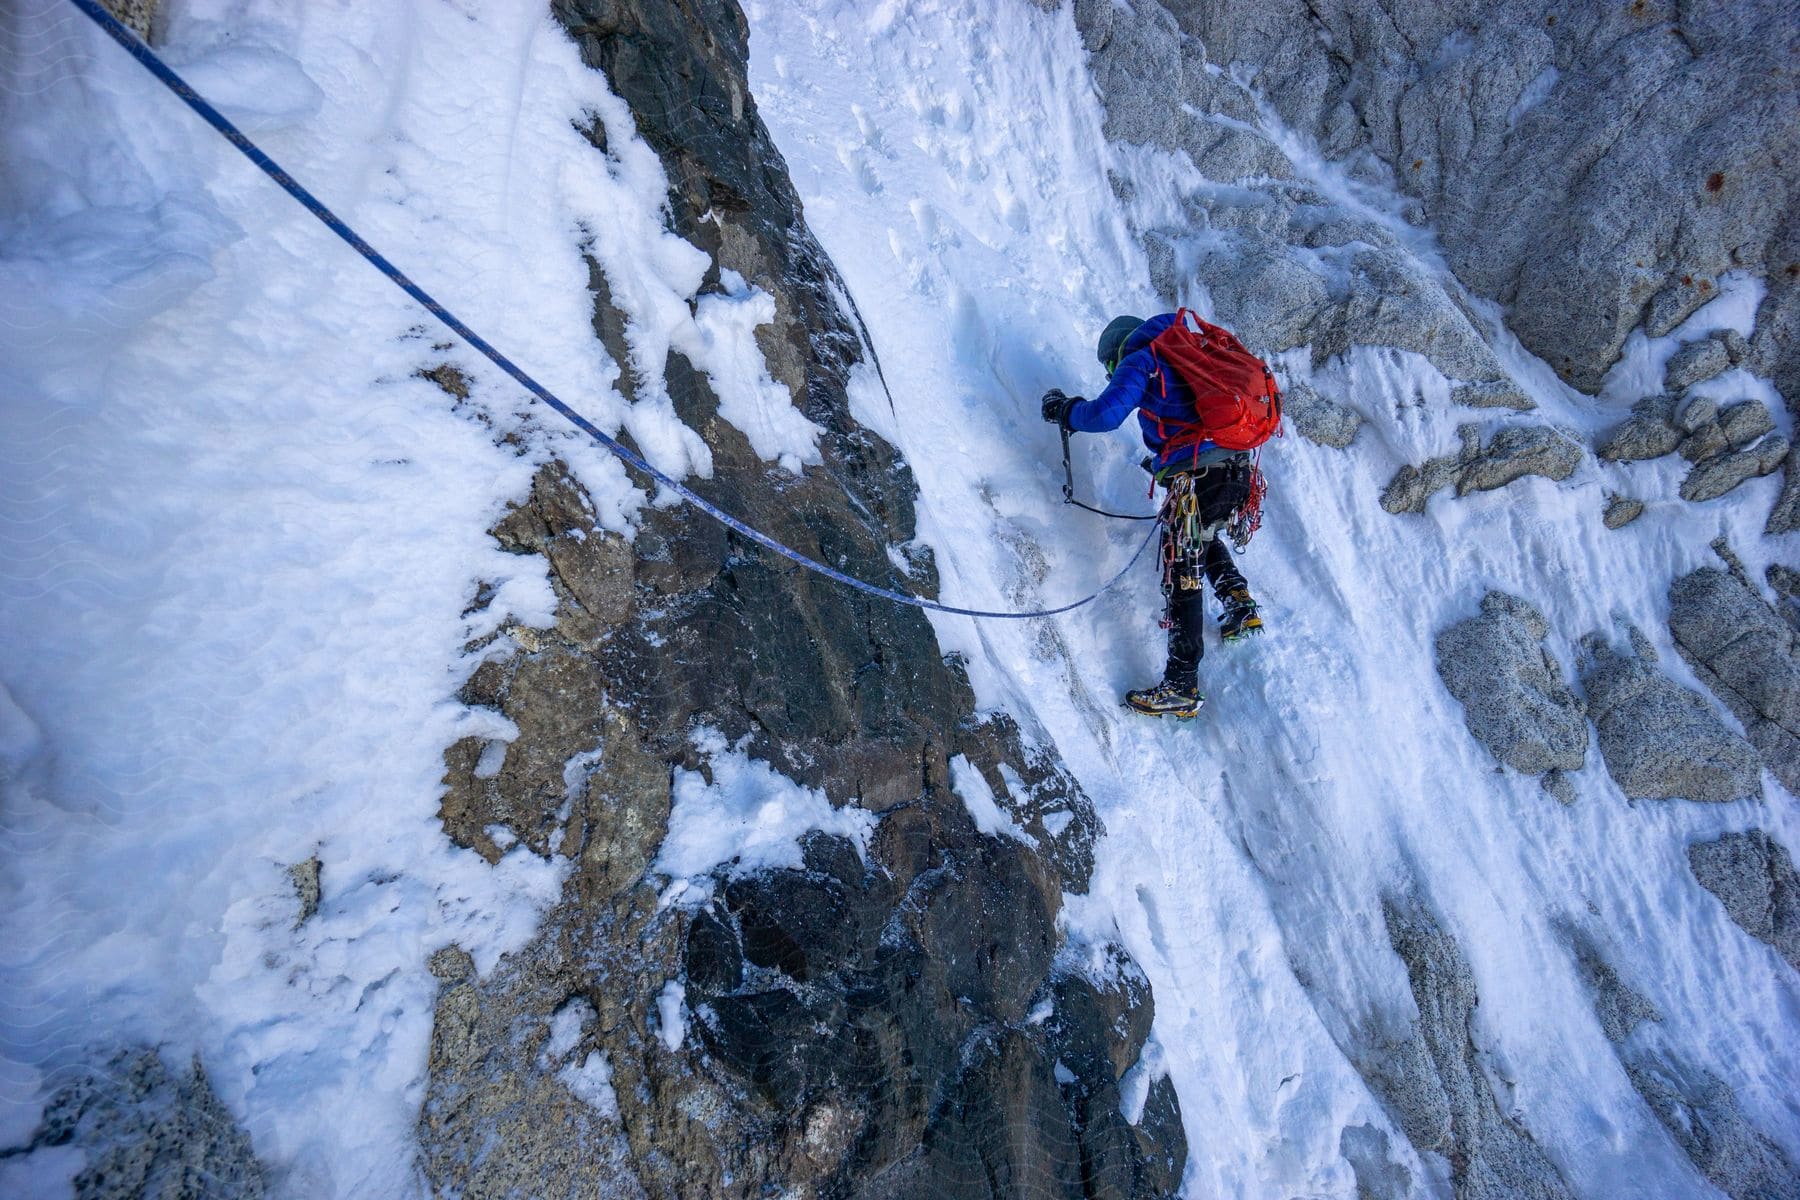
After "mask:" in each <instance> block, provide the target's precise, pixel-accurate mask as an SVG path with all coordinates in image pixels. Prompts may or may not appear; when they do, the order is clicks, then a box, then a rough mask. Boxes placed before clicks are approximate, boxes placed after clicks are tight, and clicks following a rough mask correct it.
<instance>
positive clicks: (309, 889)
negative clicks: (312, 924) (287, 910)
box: [287, 854, 321, 929]
mask: <svg viewBox="0 0 1800 1200" xmlns="http://www.w3.org/2000/svg"><path fill="white" fill-rule="evenodd" d="M320 866H321V864H320V862H319V856H318V855H316V854H315V855H313V856H312V857H311V858H309V859H307V860H306V861H305V862H297V863H295V864H294V865H293V866H291V867H289V868H288V872H287V873H288V878H289V879H290V880H292V881H293V884H294V895H295V896H296V897H297V898H298V899H299V901H300V915H299V916H297V917H295V918H294V928H295V929H298V928H300V926H302V925H304V924H306V923H307V922H308V921H310V920H312V919H313V916H314V915H315V914H317V913H318V911H319V868H320Z"/></svg>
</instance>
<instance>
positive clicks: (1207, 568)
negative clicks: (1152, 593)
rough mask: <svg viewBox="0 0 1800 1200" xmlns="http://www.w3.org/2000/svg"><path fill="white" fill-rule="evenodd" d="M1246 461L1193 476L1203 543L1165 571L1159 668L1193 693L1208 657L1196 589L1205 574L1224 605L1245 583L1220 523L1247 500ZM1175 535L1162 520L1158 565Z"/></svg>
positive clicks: (1202, 605)
mask: <svg viewBox="0 0 1800 1200" xmlns="http://www.w3.org/2000/svg"><path fill="white" fill-rule="evenodd" d="M1249 479H1250V475H1249V462H1248V458H1247V457H1246V458H1245V459H1242V460H1239V459H1232V460H1228V461H1227V462H1224V463H1220V464H1218V465H1217V466H1214V467H1211V468H1209V469H1207V470H1204V471H1200V472H1197V473H1196V474H1195V475H1194V477H1193V492H1194V501H1195V507H1196V509H1197V511H1198V513H1199V516H1200V521H1201V523H1202V524H1203V525H1204V526H1205V527H1206V528H1207V530H1208V532H1207V534H1206V536H1204V538H1203V540H1201V541H1198V542H1195V543H1192V544H1190V545H1189V546H1188V547H1187V551H1186V553H1185V554H1180V553H1178V554H1176V555H1175V557H1174V561H1173V562H1172V563H1171V567H1170V569H1169V570H1167V571H1166V573H1165V589H1166V591H1167V596H1168V618H1169V661H1168V665H1167V666H1165V667H1164V668H1163V680H1164V682H1167V683H1171V684H1174V685H1175V686H1176V687H1179V688H1183V689H1185V690H1189V691H1192V690H1193V689H1194V688H1195V687H1197V686H1198V685H1199V679H1200V658H1201V656H1202V655H1203V654H1205V653H1206V646H1205V642H1204V640H1203V635H1204V633H1205V629H1206V594H1205V590H1204V589H1203V588H1202V587H1201V586H1200V580H1201V578H1202V577H1203V576H1204V578H1205V579H1206V582H1207V583H1209V584H1211V585H1212V592H1213V595H1214V596H1216V597H1218V599H1219V602H1220V604H1221V605H1223V603H1224V601H1225V598H1226V597H1227V596H1228V595H1230V594H1231V593H1232V592H1233V591H1236V590H1237V589H1238V588H1245V589H1248V587H1249V584H1248V583H1247V582H1246V581H1245V579H1244V576H1243V574H1242V573H1241V572H1240V571H1239V570H1238V569H1237V564H1236V563H1234V562H1232V561H1231V551H1230V550H1229V549H1227V548H1226V545H1225V537H1224V532H1223V530H1222V528H1221V526H1223V524H1224V523H1225V522H1226V521H1228V520H1229V519H1230V518H1231V515H1232V514H1233V513H1235V512H1236V511H1237V510H1238V508H1239V507H1240V506H1241V505H1242V504H1243V503H1244V501H1245V500H1247V499H1248V498H1249V496H1250V482H1249ZM1173 537H1174V532H1173V530H1172V529H1171V528H1170V526H1169V524H1168V523H1167V522H1166V521H1165V523H1164V524H1163V530H1162V544H1161V547H1160V549H1161V551H1162V561H1163V562H1165V563H1170V562H1171V559H1170V550H1169V543H1170V540H1171V539H1172V538H1173Z"/></svg>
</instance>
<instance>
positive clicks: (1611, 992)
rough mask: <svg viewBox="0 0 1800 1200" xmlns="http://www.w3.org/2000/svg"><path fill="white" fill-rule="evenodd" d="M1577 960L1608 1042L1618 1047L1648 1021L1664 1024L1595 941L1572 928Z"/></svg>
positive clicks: (1567, 932)
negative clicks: (1590, 990)
mask: <svg viewBox="0 0 1800 1200" xmlns="http://www.w3.org/2000/svg"><path fill="white" fill-rule="evenodd" d="M1563 933H1564V935H1565V936H1566V937H1568V938H1569V941H1570V945H1571V948H1572V949H1573V950H1574V952H1575V959H1576V962H1578V963H1579V964H1580V966H1581V971H1582V974H1583V975H1584V976H1586V978H1587V981H1588V986H1589V987H1591V988H1592V989H1593V992H1594V1016H1596V1017H1597V1018H1599V1021H1600V1028H1601V1030H1602V1031H1603V1032H1605V1034H1606V1040H1607V1041H1609V1042H1611V1043H1613V1045H1615V1046H1617V1045H1620V1044H1621V1043H1623V1042H1624V1041H1625V1040H1626V1039H1627V1038H1629V1037H1630V1036H1631V1034H1632V1032H1633V1031H1634V1030H1635V1029H1637V1027H1638V1026H1639V1025H1641V1024H1643V1023H1644V1022H1645V1021H1661V1020H1662V1019H1663V1016H1662V1013H1661V1012H1659V1011H1658V1010H1657V1007H1656V1005H1654V1004H1652V1003H1651V1002H1650V1001H1649V1000H1647V999H1645V998H1644V997H1643V996H1642V995H1640V994H1639V993H1638V992H1636V991H1635V990H1633V989H1632V988H1631V987H1629V986H1627V985H1626V983H1625V982H1624V981H1623V980H1622V979H1620V978H1619V974H1618V972H1617V971H1615V970H1613V968H1612V965H1611V964H1610V963H1608V962H1607V961H1606V959H1605V958H1604V957H1603V956H1602V955H1601V953H1600V948H1599V947H1598V946H1597V945H1596V944H1595V942H1594V940H1593V939H1592V938H1591V937H1589V936H1587V935H1586V934H1584V933H1582V932H1580V931H1579V930H1577V929H1575V928H1573V927H1564V929H1563Z"/></svg>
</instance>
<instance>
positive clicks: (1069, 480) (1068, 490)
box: [1062, 425, 1157, 521]
mask: <svg viewBox="0 0 1800 1200" xmlns="http://www.w3.org/2000/svg"><path fill="white" fill-rule="evenodd" d="M1062 447H1063V503H1064V504H1073V505H1074V506H1075V507H1076V508H1085V509H1087V510H1088V511H1089V512H1091V513H1095V514H1098V515H1099V516H1102V517H1111V518H1113V519H1114V520H1115V521H1154V520H1156V517H1157V514H1156V513H1142V514H1139V513H1116V512H1107V511H1106V510H1105V509H1104V508H1095V507H1094V506H1093V505H1091V504H1083V503H1082V502H1081V501H1079V500H1077V499H1076V498H1075V468H1074V466H1073V465H1072V464H1071V463H1070V462H1069V427H1068V426H1067V425H1064V426H1063V427H1062ZM1152 490H1154V489H1152Z"/></svg>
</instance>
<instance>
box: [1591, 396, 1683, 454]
mask: <svg viewBox="0 0 1800 1200" xmlns="http://www.w3.org/2000/svg"><path fill="white" fill-rule="evenodd" d="M1681 435H1682V431H1681V429H1679V428H1678V427H1677V426H1676V424H1675V397H1673V396H1667V395H1663V396H1647V397H1645V398H1644V399H1642V400H1639V401H1638V402H1637V403H1636V404H1634V405H1632V408H1631V416H1630V417H1629V418H1627V419H1626V420H1625V421H1623V422H1621V423H1620V424H1618V425H1615V426H1614V427H1613V428H1612V429H1611V430H1610V431H1608V432H1607V434H1606V436H1605V437H1603V438H1601V439H1600V445H1599V446H1598V447H1597V448H1596V449H1595V451H1594V453H1595V454H1596V455H1598V456H1599V457H1600V458H1601V459H1602V460H1604V461H1606V462H1641V461H1643V460H1645V459H1650V458H1661V457H1662V456H1663V455H1665V454H1673V453H1674V452H1675V447H1677V446H1679V445H1681Z"/></svg>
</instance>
